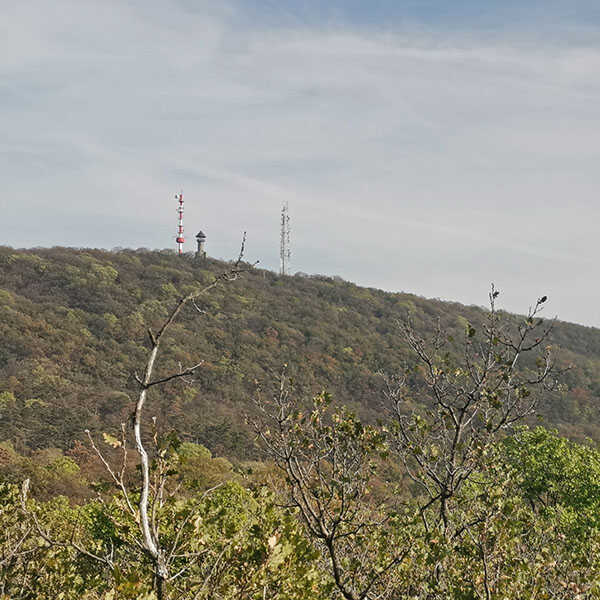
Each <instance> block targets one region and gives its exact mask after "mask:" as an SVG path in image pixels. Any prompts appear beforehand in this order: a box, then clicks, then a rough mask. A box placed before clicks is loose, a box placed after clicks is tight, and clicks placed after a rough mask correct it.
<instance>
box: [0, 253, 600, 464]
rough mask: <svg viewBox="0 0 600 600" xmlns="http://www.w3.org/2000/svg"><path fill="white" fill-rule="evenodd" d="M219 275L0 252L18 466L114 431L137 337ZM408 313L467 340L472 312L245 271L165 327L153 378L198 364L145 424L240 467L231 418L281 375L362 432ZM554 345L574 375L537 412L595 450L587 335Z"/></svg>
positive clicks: (397, 351) (3, 363) (246, 442)
mask: <svg viewBox="0 0 600 600" xmlns="http://www.w3.org/2000/svg"><path fill="white" fill-rule="evenodd" d="M222 268H223V263H220V262H218V261H213V260H208V261H206V262H200V263H199V262H197V261H195V260H194V259H193V257H191V256H185V257H183V258H180V257H178V256H176V255H174V253H172V252H169V251H157V252H150V251H146V250H143V251H133V250H126V251H119V252H107V251H101V250H74V249H66V248H53V249H34V250H14V249H12V248H6V247H4V248H2V249H0V336H1V339H2V344H1V345H0V436H1V439H3V440H9V441H11V442H12V444H13V445H14V447H15V448H16V450H17V451H19V452H21V453H26V452H28V451H30V450H32V449H40V448H45V447H59V448H62V449H68V448H71V447H72V446H73V443H74V441H75V440H77V439H82V436H83V431H84V430H85V429H90V430H92V431H100V430H104V429H106V428H107V427H108V428H110V427H118V425H119V423H121V422H123V421H127V419H128V418H129V411H130V410H131V402H130V401H129V400H128V395H129V396H130V395H131V392H132V390H134V389H135V381H134V379H133V373H134V372H135V371H136V369H139V368H140V365H141V363H142V361H143V357H144V353H145V349H146V344H147V332H146V330H147V327H148V326H152V325H154V324H156V323H158V322H159V321H160V320H161V319H163V318H164V317H165V315H166V314H167V311H168V309H169V308H170V307H172V306H173V304H174V303H175V302H176V300H177V298H178V297H179V296H180V295H181V294H184V293H186V292H187V291H189V290H190V289H192V287H193V286H194V285H195V284H197V283H202V282H207V281H209V280H210V279H211V277H213V276H214V274H215V273H217V272H218V271H219V269H222ZM198 310H199V311H201V313H202V314H201V315H200V314H198ZM407 314H410V315H411V319H412V321H413V323H414V326H415V328H416V329H417V330H418V331H420V332H421V333H427V332H430V331H432V329H433V328H434V327H435V324H436V322H437V321H438V320H439V321H440V322H441V324H442V326H443V327H444V328H445V329H448V330H449V331H455V332H456V334H457V335H459V334H461V333H462V331H463V330H464V328H465V327H466V326H467V323H472V324H473V325H474V326H475V327H477V324H478V323H479V322H480V321H481V319H482V317H483V314H484V313H483V311H482V310H481V309H479V308H476V307H465V306H461V305H459V304H452V303H445V302H440V301H437V300H427V299H424V298H420V297H417V296H414V295H410V294H392V293H386V292H382V291H379V290H374V289H366V288H361V287H358V286H356V285H353V284H351V283H348V282H344V281H341V280H339V279H337V278H335V279H334V278H327V277H321V276H313V277H307V276H301V275H297V276H293V277H280V276H277V275H275V274H274V273H271V272H268V271H264V270H255V271H254V272H252V273H249V274H248V275H247V276H246V277H244V279H243V280H242V281H239V282H235V283H233V284H232V285H231V286H229V287H228V289H227V290H223V289H221V290H219V289H217V290H215V292H214V293H212V294H211V295H210V296H207V297H206V298H204V299H203V300H201V301H200V302H199V304H198V306H196V307H190V308H188V309H186V311H185V312H184V314H182V315H181V318H180V319H179V321H178V323H176V324H174V326H173V329H172V331H171V333H170V343H169V346H168V348H167V349H166V350H165V355H164V357H163V362H162V363H161V365H160V369H163V370H164V372H165V373H167V372H172V371H173V370H176V369H177V368H178V365H179V364H184V365H189V364H196V363H198V362H200V361H204V363H203V365H202V367H201V368H200V369H199V371H198V376H197V378H196V382H195V384H194V385H193V386H187V385H185V384H184V383H182V382H179V383H173V384H172V385H171V386H170V387H169V388H168V391H164V392H162V394H168V402H163V401H162V400H163V399H162V398H161V397H160V394H158V393H157V394H154V395H153V396H152V398H151V400H150V402H151V411H152V413H153V414H156V415H157V416H158V417H159V418H160V419H162V420H163V422H165V423H168V424H170V425H171V426H173V427H174V428H176V429H177V430H178V431H179V433H180V434H181V435H182V436H183V437H184V438H185V439H189V440H192V441H196V442H201V443H203V444H205V445H206V446H208V447H209V448H211V449H212V450H215V451H217V452H218V453H219V454H227V455H228V456H230V457H236V456H238V457H250V456H252V455H253V452H254V447H253V444H252V441H251V436H250V435H249V434H248V430H247V428H246V426H245V425H244V421H243V417H242V413H244V412H245V411H246V410H248V408H249V406H250V402H249V399H250V398H251V397H252V396H253V395H254V392H255V389H256V385H257V383H263V382H265V381H268V380H270V379H272V376H273V373H275V372H278V371H279V369H280V367H281V365H282V364H284V363H289V364H290V366H291V369H292V370H293V372H294V374H295V377H296V379H297V382H298V383H299V384H301V385H302V387H303V388H304V389H306V390H308V391H311V392H313V393H317V392H318V391H320V390H321V389H327V390H328V391H329V392H330V393H332V394H333V395H334V397H335V398H336V399H337V400H338V401H340V402H342V403H344V404H347V405H349V406H351V407H352V408H353V409H355V410H356V411H358V414H359V415H361V417H363V418H366V419H367V420H373V419H374V418H376V415H377V412H378V400H377V398H378V393H379V391H380V390H381V387H382V381H381V379H380V377H379V376H378V373H379V372H380V371H385V372H388V373H389V372H394V371H395V370H397V369H399V368H401V366H402V365H404V364H405V363H406V362H407V361H410V360H412V359H411V357H410V354H409V352H408V348H407V346H406V344H405V343H404V342H403V341H402V339H401V336H399V334H398V328H397V320H398V319H399V318H403V317H404V316H406V315H407ZM551 337H552V343H553V344H554V345H555V347H556V350H555V353H556V354H557V356H558V360H559V361H560V362H561V363H562V364H565V365H566V364H573V365H574V368H573V369H572V370H571V371H570V372H569V373H567V374H566V376H565V377H564V383H565V388H564V389H562V390H561V391H559V392H556V393H554V394H552V395H549V396H548V397H547V399H546V401H545V403H544V404H542V405H541V406H540V412H541V414H542V415H543V416H544V418H545V419H546V421H547V422H548V423H549V424H552V425H556V426H557V427H559V429H560V430H561V431H562V432H564V433H566V434H568V435H571V436H575V437H584V436H591V437H597V436H598V433H599V427H600V415H598V412H597V409H596V399H597V397H598V395H599V394H600V360H599V358H598V357H599V356H600V332H598V331H597V330H595V329H593V328H586V327H582V326H578V325H571V324H567V323H561V322H558V323H557V324H556V325H555V327H554V330H553V332H552V336H551ZM457 351H458V350H457Z"/></svg>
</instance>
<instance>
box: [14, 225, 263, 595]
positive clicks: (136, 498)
mask: <svg viewBox="0 0 600 600" xmlns="http://www.w3.org/2000/svg"><path fill="white" fill-rule="evenodd" d="M245 242H246V234H245V233H244V236H243V240H242V245H241V249H240V253H239V256H238V258H237V260H235V261H234V262H233V263H231V266H230V267H229V268H228V269H227V270H225V271H224V272H222V273H221V274H219V275H217V276H216V277H215V278H214V279H213V281H211V282H210V283H208V284H206V285H204V286H202V287H199V288H197V289H195V290H193V291H191V292H190V293H188V294H186V295H185V296H183V297H181V298H180V299H179V300H178V302H177V303H176V305H175V306H174V307H173V308H172V309H171V310H170V312H169V313H168V316H167V318H166V319H165V320H164V322H163V323H162V324H161V326H160V327H159V328H158V330H157V331H156V332H155V331H152V329H150V328H149V329H148V340H149V349H148V355H147V359H146V364H145V367H144V371H143V375H142V376H141V377H140V376H138V375H137V374H136V375H135V380H136V382H137V384H138V388H139V392H138V397H137V401H136V403H135V408H134V411H133V413H132V419H131V426H132V428H133V436H134V442H135V453H136V454H137V458H138V460H139V482H138V485H137V486H130V485H129V484H128V481H127V468H128V449H127V429H128V428H127V426H126V424H122V427H121V435H120V439H118V438H115V437H113V436H110V435H107V434H105V441H107V442H108V443H109V444H110V445H112V446H113V447H114V448H118V449H119V450H120V452H121V456H122V461H121V464H120V466H119V467H114V466H112V465H111V463H110V461H109V459H108V458H107V457H106V456H105V455H104V454H103V452H102V451H101V450H100V449H99V447H98V446H97V445H96V443H95V442H94V440H93V438H92V436H91V434H90V432H89V431H86V433H87V434H88V437H89V440H90V443H91V445H92V447H93V449H94V450H95V452H96V453H97V455H98V457H99V459H100V460H101V461H102V463H103V465H104V467H105V468H106V471H107V472H108V474H109V476H110V478H111V479H112V481H113V483H114V485H115V486H116V487H117V489H118V491H119V492H120V495H121V499H122V507H123V509H124V511H125V513H126V514H128V515H129V516H130V517H131V519H133V523H134V524H135V525H134V526H135V528H136V529H137V533H136V535H134V536H132V539H131V540H130V541H131V542H132V543H133V545H134V547H137V548H138V549H140V550H141V551H142V552H143V553H144V554H145V555H146V556H148V557H149V559H150V561H151V564H152V569H153V573H154V582H155V585H154V587H155V592H156V596H157V598H158V600H163V598H164V597H165V589H166V585H167V583H168V582H169V581H170V580H172V579H173V578H174V577H178V576H180V575H181V574H182V572H183V571H181V569H179V570H178V571H177V572H176V573H173V571H172V566H173V564H174V563H175V562H176V561H177V559H178V558H180V552H179V550H180V546H181V542H182V540H181V536H180V534H176V535H174V536H171V537H169V536H162V535H161V518H160V511H161V509H162V507H163V504H164V502H165V499H166V496H165V494H166V492H165V484H166V483H167V480H168V478H169V475H170V465H169V461H168V460H166V456H167V454H168V451H169V450H170V448H169V446H170V445H172V441H173V440H169V439H167V440H166V441H163V440H160V439H159V435H158V431H157V429H156V427H155V425H156V424H155V423H154V427H153V432H152V434H151V436H150V439H152V440H153V441H154V445H155V449H156V461H155V464H154V465H151V461H150V458H149V455H148V451H147V449H146V445H145V444H146V442H145V438H146V439H148V436H147V435H146V436H144V434H143V431H142V430H143V428H144V427H146V428H147V427H148V425H150V423H149V422H147V421H146V420H145V416H144V408H145V405H146V400H147V397H148V392H149V391H150V390H151V389H152V388H155V387H159V386H164V385H165V384H167V383H169V382H171V381H174V380H176V379H181V378H185V377H188V376H191V375H193V374H194V373H195V371H196V370H197V369H198V368H199V367H200V366H201V365H202V362H200V363H198V364H196V365H193V366H190V367H187V368H180V370H179V371H178V372H176V373H171V374H170V375H167V376H164V377H159V378H155V375H154V373H155V368H156V364H157V359H158V356H159V350H160V348H161V343H162V342H163V339H164V338H165V335H166V334H167V332H168V331H169V329H170V328H171V326H172V325H173V323H174V322H175V321H176V319H177V317H178V316H179V315H180V314H181V312H182V310H183V309H184V308H185V307H186V306H188V305H192V306H193V307H194V308H195V309H196V310H198V311H199V312H202V311H201V310H200V309H199V308H198V306H197V305H196V303H195V301H196V300H197V299H198V298H199V297H201V296H203V295H205V294H207V293H208V292H210V291H211V290H212V289H214V288H215V287H217V286H219V285H221V284H225V283H228V282H232V281H235V280H236V279H237V278H238V277H239V276H240V275H241V274H242V273H244V272H246V271H248V270H250V269H251V268H252V267H253V265H249V264H247V263H244V262H243V258H244V250H245ZM27 488H28V486H27V485H24V487H23V490H24V492H23V496H24V498H23V507H24V509H26V507H27V504H26V493H27ZM30 516H31V518H32V520H33V523H34V524H35V526H36V528H37V530H38V532H39V533H40V534H41V535H42V536H43V537H44V538H45V539H46V541H47V542H48V543H50V544H52V543H58V542H57V541H56V540H54V539H53V538H52V537H51V535H50V533H49V532H48V531H46V530H44V528H43V526H42V524H41V523H40V521H39V520H38V519H37V517H36V515H35V513H30ZM110 520H111V519H109V521H110ZM113 521H114V520H113ZM113 524H114V523H113ZM186 524H187V523H186V522H184V523H182V525H181V527H182V529H183V528H184V526H185V525H186ZM62 544H63V545H64V542H63V543H62ZM71 544H72V545H73V547H74V548H75V549H76V550H77V551H78V552H80V553H82V554H85V555H86V556H87V557H88V558H90V559H92V560H96V561H98V563H101V564H103V565H104V566H105V567H106V568H108V569H109V570H110V569H112V568H113V567H114V553H115V548H114V545H113V544H110V545H109V546H108V547H107V548H106V549H105V552H104V553H98V552H93V551H90V550H88V549H85V548H84V547H82V546H81V545H79V544H76V543H75V542H74V541H72V542H71ZM198 557H199V555H198V553H191V554H190V556H189V557H188V558H190V559H194V558H196V559H197V558H198ZM184 570H185V569H184Z"/></svg>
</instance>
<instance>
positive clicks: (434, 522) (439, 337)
mask: <svg viewBox="0 0 600 600" xmlns="http://www.w3.org/2000/svg"><path fill="white" fill-rule="evenodd" d="M498 295H499V292H498V291H497V290H496V289H495V288H494V287H493V286H492V289H491V292H490V294H489V300H490V310H489V311H488V313H487V315H486V319H485V322H484V324H483V326H482V329H481V331H477V330H476V329H475V327H474V326H473V325H472V324H468V325H467V327H466V331H465V335H464V340H463V342H462V353H461V352H459V353H458V355H459V358H458V359H457V358H456V356H457V353H456V352H450V346H451V344H452V343H453V342H454V340H453V339H452V336H450V335H449V334H448V332H447V331H444V330H443V329H442V328H441V326H440V325H439V323H438V326H437V328H436V331H435V333H434V335H433V337H432V338H431V339H425V338H424V337H422V336H421V335H419V334H418V333H417V332H416V331H415V328H414V327H413V325H412V323H411V321H410V320H408V321H406V322H404V323H401V325H400V327H401V331H402V334H403V338H404V340H405V341H406V342H407V344H408V346H409V348H410V349H411V350H412V352H413V353H414V355H415V356H416V358H417V363H418V366H417V368H416V369H415V368H412V369H408V370H407V371H406V372H405V373H402V374H401V375H400V376H396V377H385V380H386V384H387V386H386V388H387V389H386V398H387V403H388V406H389V407H390V408H391V412H392V420H391V423H390V427H389V430H390V439H391V440H392V443H393V446H394V448H395V450H396V452H397V454H398V456H399V457H400V459H401V461H402V463H403V465H404V467H405V469H406V472H407V473H408V475H409V477H410V478H411V479H412V481H413V482H415V483H416V485H417V486H418V487H419V488H420V489H421V491H422V492H423V494H424V497H425V501H424V502H423V504H422V506H421V511H420V513H421V517H422V519H423V523H424V526H425V528H426V529H427V530H431V529H432V527H437V526H441V528H442V531H443V532H444V535H446V536H449V537H452V536H456V535H460V534H461V533H462V532H464V531H465V529H466V528H467V527H468V525H469V524H468V523H462V524H454V525H452V524H451V522H450V518H449V513H450V511H451V510H452V505H451V504H452V502H453V500H454V499H455V497H456V496H457V494H458V492H459V491H460V490H461V488H462V486H464V485H465V483H466V482H467V481H468V480H469V478H470V477H471V476H472V474H473V473H474V472H476V470H477V469H478V468H479V466H480V465H481V461H482V458H483V457H484V456H485V455H486V453H487V452H488V450H489V448H490V446H491V444H493V443H494V442H495V441H496V440H497V439H498V434H499V433H500V432H501V431H502V430H506V429H508V428H510V427H511V426H512V425H514V424H515V423H517V422H520V421H522V420H523V419H525V418H526V417H527V416H529V415H531V414H532V413H534V411H535V409H536V407H537V405H538V402H539V399H540V395H541V392H542V391H543V390H547V389H549V388H553V387H554V386H555V385H556V374H557V370H556V367H555V366H554V364H553V362H552V359H551V352H550V351H551V347H550V346H548V336H549V334H550V332H551V330H552V325H553V323H552V322H551V323H550V324H549V325H546V324H545V323H544V321H543V319H541V318H540V317H539V313H540V311H541V309H542V306H543V304H544V303H545V302H546V300H547V298H546V297H545V296H544V297H542V298H540V299H539V300H538V301H537V302H536V303H535V305H534V306H533V308H531V309H530V310H529V312H528V314H527V316H526V317H525V318H524V319H523V320H522V321H521V322H519V323H518V325H517V326H516V328H515V327H514V326H511V320H512V317H508V316H506V315H503V314H501V313H499V312H498V310H497V309H496V298H497V297H498ZM513 322H514V321H513ZM531 354H535V361H533V362H534V365H535V366H527V365H525V364H523V363H524V357H525V355H531ZM531 362H532V361H530V363H531ZM415 377H416V378H417V379H420V382H416V381H415ZM432 515H433V517H432Z"/></svg>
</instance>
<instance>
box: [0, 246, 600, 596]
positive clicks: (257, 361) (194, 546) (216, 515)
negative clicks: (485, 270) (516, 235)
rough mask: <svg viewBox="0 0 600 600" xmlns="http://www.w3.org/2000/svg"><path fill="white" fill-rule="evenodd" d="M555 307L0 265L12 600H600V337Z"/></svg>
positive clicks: (85, 262) (4, 548)
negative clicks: (556, 316) (507, 309)
mask: <svg viewBox="0 0 600 600" xmlns="http://www.w3.org/2000/svg"><path fill="white" fill-rule="evenodd" d="M542 294H543V290H540V298H538V299H532V308H531V309H530V312H529V314H527V315H525V316H518V315H510V314H507V313H504V312H503V311H501V310H499V309H498V308H497V306H496V305H497V304H498V305H501V299H502V294H501V293H499V292H497V291H495V290H494V289H493V288H492V292H491V294H490V302H491V306H490V307H489V308H485V309H484V308H480V307H466V306H462V305H459V304H452V303H446V302H441V301H438V300H428V299H424V298H421V297H418V296H414V295H411V294H405V293H398V294H396V293H388V292H383V291H379V290H374V289H365V288H361V287H358V286H356V285H353V284H351V283H348V282H345V281H343V280H340V279H339V278H331V277H326V276H308V275H306V274H297V275H295V276H283V277H282V276H278V275H275V274H274V273H272V272H269V271H265V270H261V269H258V268H255V267H252V266H251V265H249V264H248V263H245V262H243V261H237V262H232V263H224V262H221V261H216V260H211V259H209V260H206V261H198V260H195V259H194V257H193V256H189V255H186V256H184V257H179V256H177V255H175V254H174V253H173V252H170V251H148V250H145V249H144V250H137V251H134V250H121V251H115V252H107V251H101V250H88V249H86V250H74V249H66V248H53V249H33V250H14V249H12V248H7V247H4V248H0V311H1V316H0V335H1V339H2V344H1V346H0V476H1V477H2V482H1V483H0V525H1V528H0V529H1V532H2V533H0V598H6V599H8V598H23V599H33V598H65V599H67V598H68V599H70V598H89V599H100V598H103V599H106V600H109V599H116V598H146V599H152V598H159V599H162V598H173V599H175V598H181V599H189V600H192V599H195V598H197V599H205V598H206V599H208V598H214V599H220V598H232V599H233V598H247V599H248V600H250V599H252V600H259V599H265V598H277V599H281V600H284V599H289V600H291V599H298V600H300V599H308V598H316V599H318V598H345V599H347V600H363V599H364V600H375V599H389V600H392V599H400V598H414V599H415V600H416V599H420V600H426V599H437V598H439V599H441V598H456V599H457V600H458V599H465V600H466V599H475V598H485V599H491V598H497V599H501V598H539V599H550V598H565V599H567V598H569V599H573V600H574V599H576V598H596V597H600V590H599V589H598V581H600V563H599V561H598V558H597V557H598V552H597V549H598V547H599V544H600V521H599V520H598V515H599V514H600V512H599V509H600V451H599V450H598V449H597V447H596V444H595V442H594V441H593V440H596V439H598V434H599V433H600V429H599V428H600V414H598V410H597V397H598V395H599V394H600V360H599V358H598V357H599V356H600V332H598V331H597V330H595V329H592V328H586V327H582V326H578V325H572V324H568V323H563V322H560V321H557V322H552V320H551V319H549V320H548V319H546V317H548V316H550V317H551V315H545V314H544V311H543V309H544V304H545V302H546V299H545V297H544V296H543V295H542ZM482 304H485V298H482ZM165 324H166V326H165ZM159 341H160V353H158V347H159V343H158V342H159ZM153 350H156V356H158V358H157V360H156V363H154V362H153V360H154V359H152V360H150V359H149V356H150V357H152V352H153ZM156 356H155V357H156ZM149 365H150V366H149ZM146 392H147V398H146ZM139 398H142V399H143V401H142V402H141V403H140V400H139ZM539 425H542V427H540V426H539ZM137 426H139V428H140V430H141V432H142V433H141V434H140V437H139V439H138V438H137V437H136V436H137V435H138V429H136V427H137ZM145 461H146V462H145ZM144 490H146V491H144Z"/></svg>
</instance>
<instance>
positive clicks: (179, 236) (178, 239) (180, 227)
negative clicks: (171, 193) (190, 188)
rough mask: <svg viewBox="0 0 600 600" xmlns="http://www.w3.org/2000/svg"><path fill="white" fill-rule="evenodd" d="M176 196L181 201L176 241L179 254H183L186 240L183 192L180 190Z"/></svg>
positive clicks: (178, 210)
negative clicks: (184, 233) (184, 235)
mask: <svg viewBox="0 0 600 600" xmlns="http://www.w3.org/2000/svg"><path fill="white" fill-rule="evenodd" d="M175 198H177V200H178V201H179V207H178V208H177V212H178V213H179V222H178V224H177V237H176V238H175V241H176V242H177V254H179V256H181V255H182V254H183V243H184V242H185V238H184V237H183V192H180V193H179V195H177V194H175Z"/></svg>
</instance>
